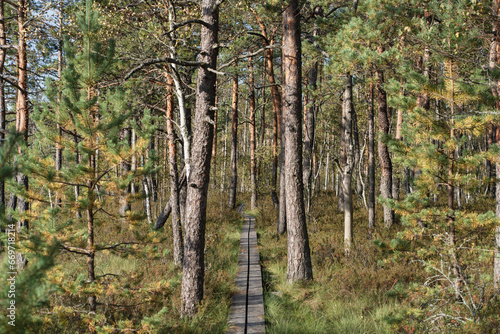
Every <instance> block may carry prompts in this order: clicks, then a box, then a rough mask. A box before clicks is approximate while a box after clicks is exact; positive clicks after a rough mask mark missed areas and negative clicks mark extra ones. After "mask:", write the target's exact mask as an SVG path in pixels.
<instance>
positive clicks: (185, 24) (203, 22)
mask: <svg viewBox="0 0 500 334" xmlns="http://www.w3.org/2000/svg"><path fill="white" fill-rule="evenodd" d="M192 23H198V24H201V25H202V26H205V27H207V28H208V29H210V28H212V26H211V25H210V24H208V23H207V22H205V21H203V20H199V19H192V20H187V21H185V22H182V23H179V24H174V26H173V27H172V29H170V30H169V31H167V32H166V33H164V34H163V35H162V36H165V35H170V34H171V33H173V32H174V31H176V30H177V29H179V28H181V27H184V26H187V25H188V24H192Z"/></svg>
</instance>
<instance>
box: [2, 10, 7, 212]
mask: <svg viewBox="0 0 500 334" xmlns="http://www.w3.org/2000/svg"><path fill="white" fill-rule="evenodd" d="M4 17H5V16H4V1H3V0H0V46H4V45H6V44H7V40H6V36H5V21H4ZM6 52H7V50H6V49H4V48H0V148H1V147H2V145H3V140H4V139H5V126H6V123H5V116H6V113H7V108H6V105H5V81H4V80H3V79H2V78H1V77H2V76H3V73H4V65H5V55H6ZM5 202H6V195H5V183H4V181H3V180H0V215H1V214H2V213H4V212H5Z"/></svg>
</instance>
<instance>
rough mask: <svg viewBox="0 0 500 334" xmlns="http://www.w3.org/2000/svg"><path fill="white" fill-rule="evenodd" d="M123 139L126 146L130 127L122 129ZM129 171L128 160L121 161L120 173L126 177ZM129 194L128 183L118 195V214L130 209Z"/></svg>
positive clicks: (128, 142) (129, 137)
mask: <svg viewBox="0 0 500 334" xmlns="http://www.w3.org/2000/svg"><path fill="white" fill-rule="evenodd" d="M123 139H124V140H126V141H127V146H129V145H130V142H131V139H132V138H131V131H130V128H125V129H123ZM129 173H130V163H129V162H128V161H122V174H123V175H125V177H128V174H129ZM129 194H130V184H128V185H127V188H126V189H125V191H124V194H122V195H121V196H120V207H119V208H118V213H119V215H120V216H122V217H124V216H125V213H126V212H127V211H130V203H129V202H128V195H129Z"/></svg>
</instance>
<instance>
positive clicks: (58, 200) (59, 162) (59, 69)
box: [55, 0, 64, 206]
mask: <svg viewBox="0 0 500 334" xmlns="http://www.w3.org/2000/svg"><path fill="white" fill-rule="evenodd" d="M58 19H59V31H58V33H57V38H58V55H57V77H58V79H59V81H61V79H62V65H63V38H62V27H63V1H62V0H59V17H58ZM59 100H61V97H60V94H59ZM56 127H57V132H58V140H57V143H56V156H55V164H56V166H55V167H56V171H60V170H61V168H62V158H63V157H62V153H63V149H64V147H63V146H62V145H61V142H62V129H61V124H59V123H58V124H57V126H56ZM55 203H56V206H60V205H61V198H60V195H59V194H58V193H56V194H55Z"/></svg>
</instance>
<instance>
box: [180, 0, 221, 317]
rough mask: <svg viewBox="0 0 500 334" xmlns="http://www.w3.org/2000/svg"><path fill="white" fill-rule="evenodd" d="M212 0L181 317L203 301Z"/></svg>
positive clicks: (206, 15) (206, 13)
mask: <svg viewBox="0 0 500 334" xmlns="http://www.w3.org/2000/svg"><path fill="white" fill-rule="evenodd" d="M216 2H217V1H216V0H202V2H201V9H202V17H201V19H202V20H203V21H204V22H206V23H207V24H208V26H205V25H203V26H202V27H201V47H200V51H201V52H200V55H201V56H200V61H203V62H205V63H207V64H208V67H200V68H199V69H198V79H197V83H196V111H195V131H194V133H193V150H192V152H191V153H192V155H191V157H192V163H193V164H192V169H191V174H190V175H189V177H188V187H187V200H186V221H185V240H184V262H183V270H182V310H181V314H182V315H183V316H194V315H195V313H196V311H197V308H198V305H199V303H200V302H201V300H202V299H203V281H204V276H205V265H204V250H205V224H206V207H207V192H208V183H209V181H210V161H211V158H212V150H211V148H212V140H213V129H214V127H213V124H211V123H212V122H213V117H214V110H213V107H214V105H215V94H216V87H215V83H216V75H215V73H214V72H211V71H209V68H210V69H212V70H215V69H216V65H217V55H218V21H219V8H218V5H217V4H216Z"/></svg>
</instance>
